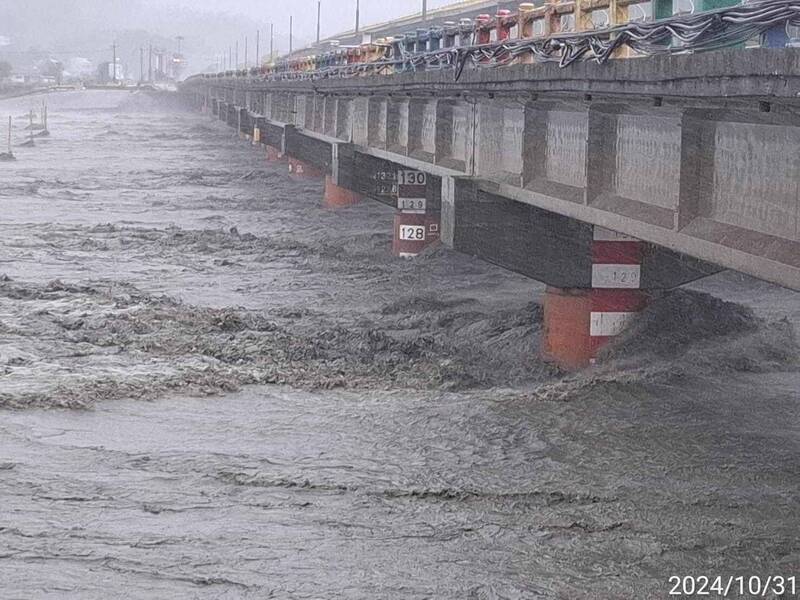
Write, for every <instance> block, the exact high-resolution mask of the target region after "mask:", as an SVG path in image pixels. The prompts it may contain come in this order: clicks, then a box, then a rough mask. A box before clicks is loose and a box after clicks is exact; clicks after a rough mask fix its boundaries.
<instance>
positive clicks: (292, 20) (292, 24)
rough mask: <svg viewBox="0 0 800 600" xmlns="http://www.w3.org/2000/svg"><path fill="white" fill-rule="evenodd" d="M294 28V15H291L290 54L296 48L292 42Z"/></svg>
mask: <svg viewBox="0 0 800 600" xmlns="http://www.w3.org/2000/svg"><path fill="white" fill-rule="evenodd" d="M293 30H294V16H293V15H289V54H291V53H292V51H293V50H294V48H293V47H292V42H293V41H294V40H292V33H293Z"/></svg>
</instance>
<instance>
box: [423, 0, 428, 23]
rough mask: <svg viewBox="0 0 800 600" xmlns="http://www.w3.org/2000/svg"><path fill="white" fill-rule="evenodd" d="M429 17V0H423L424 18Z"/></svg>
mask: <svg viewBox="0 0 800 600" xmlns="http://www.w3.org/2000/svg"><path fill="white" fill-rule="evenodd" d="M427 18H428V0H422V20H423V21H424V20H425V19H427Z"/></svg>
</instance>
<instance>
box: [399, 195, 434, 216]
mask: <svg viewBox="0 0 800 600" xmlns="http://www.w3.org/2000/svg"><path fill="white" fill-rule="evenodd" d="M427 204H428V203H427V201H426V200H425V198H398V199H397V208H399V209H400V210H402V211H404V212H408V213H420V214H424V213H425V207H426V206H427Z"/></svg>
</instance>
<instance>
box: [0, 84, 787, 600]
mask: <svg viewBox="0 0 800 600" xmlns="http://www.w3.org/2000/svg"><path fill="white" fill-rule="evenodd" d="M40 102H41V98H40V97H35V98H19V99H14V100H6V101H0V117H4V116H5V115H8V114H10V115H12V116H13V117H14V123H15V129H16V133H15V140H16V141H18V142H20V141H22V139H23V135H24V132H23V131H22V128H23V127H24V126H25V124H26V119H27V116H26V115H27V111H28V110H29V109H30V108H31V107H37V106H38V105H39V104H40ZM48 103H49V112H50V129H51V131H52V135H51V136H50V137H49V138H47V139H39V140H37V141H36V146H35V147H33V148H22V147H19V148H17V149H16V151H15V152H16V154H17V156H18V160H17V161H16V162H14V163H0V598H4V599H5V598H9V599H35V598H36V599H38V598H59V599H61V598H76V599H77V598H79V599H107V598H154V599H164V598H202V599H205V598H258V599H262V598H276V599H310V600H316V599H365V600H366V599H383V598H386V599H406V598H408V599H414V600H416V599H419V600H422V599H453V600H479V599H480V600H483V599H498V600H499V599H509V600H510V599H527V598H544V599H564V600H572V599H583V598H586V599H628V598H630V599H642V598H644V599H649V598H667V597H669V596H668V591H669V589H670V586H669V585H668V580H669V577H670V576H672V575H709V576H711V575H751V574H755V575H761V576H767V575H784V576H787V577H788V576H792V575H794V576H797V577H800V538H799V537H798V529H799V526H800V496H799V495H798V491H799V489H798V485H799V484H800V350H798V343H797V339H796V330H797V327H798V324H800V296H798V294H797V293H795V292H791V291H788V290H784V289H781V288H778V287H775V286H772V285H769V284H766V283H763V282H760V281H757V280H754V279H750V278H747V277H745V276H742V275H740V274H736V273H722V274H720V275H717V276H715V277H712V278H709V279H707V280H705V281H702V282H698V283H696V284H694V285H693V286H691V289H684V290H680V291H677V292H674V293H671V294H667V295H665V296H664V297H663V298H662V299H660V300H659V301H657V302H655V303H654V304H653V305H652V306H651V307H650V308H649V309H648V310H647V311H646V312H645V313H644V314H643V315H642V317H641V318H640V320H639V322H638V323H637V324H636V325H635V326H634V327H633V329H632V330H631V331H630V332H629V333H628V334H627V336H626V338H625V339H624V340H622V342H623V343H621V344H620V345H619V346H618V347H617V348H612V349H610V350H609V351H608V352H607V355H606V357H605V359H604V361H603V363H602V365H600V366H598V367H597V368H595V369H593V370H588V371H586V372H583V373H579V374H571V375H570V374H564V373H560V372H558V371H557V370H555V369H554V368H552V367H550V366H548V365H547V364H545V363H543V362H541V361H540V360H539V359H538V358H537V356H536V347H537V345H538V338H539V335H540V330H541V309H540V307H539V301H540V299H541V296H542V293H543V291H544V288H543V286H542V285H540V284H538V283H536V282H534V281H531V280H527V279H525V278H523V277H521V276H518V275H515V274H512V273H509V272H506V271H503V270H501V269H499V268H497V267H494V266H491V265H488V264H486V263H483V262H480V261H478V260H476V259H473V258H471V257H468V256H464V255H460V254H457V253H454V252H451V251H448V250H446V249H444V248H437V249H431V250H428V251H427V252H426V253H425V254H424V255H423V256H421V257H419V258H418V259H416V260H412V261H409V260H403V259H395V258H393V257H392V256H391V255H390V251H389V248H390V243H391V222H392V211H391V210H390V209H389V208H387V207H386V206H384V205H381V204H379V203H375V202H369V201H367V202H364V203H362V204H360V205H358V206H354V207H351V208H348V209H345V210H340V211H329V210H325V209H323V208H322V207H321V203H320V201H321V197H322V183H321V182H319V181H293V180H290V179H289V178H288V177H287V175H286V172H285V171H286V168H285V165H282V164H275V163H269V164H268V163H266V162H265V161H264V160H263V152H261V151H260V150H257V149H255V148H253V147H252V146H250V145H249V144H248V143H247V142H244V141H241V140H238V139H237V138H236V137H235V136H234V134H233V133H232V132H231V130H230V129H228V128H227V127H225V126H224V125H222V124H221V123H218V122H216V121H214V120H213V119H211V118H209V117H206V116H202V115H198V114H190V113H181V112H172V111H169V110H166V109H164V108H161V107H159V106H158V105H157V104H156V103H155V102H154V101H153V100H151V99H150V98H148V97H147V96H144V95H139V94H133V93H129V92H69V93H61V94H54V95H51V96H50V97H49V99H48ZM0 122H2V119H0ZM730 597H733V596H730ZM767 597H770V596H767ZM772 597H777V596H772ZM786 597H789V596H786Z"/></svg>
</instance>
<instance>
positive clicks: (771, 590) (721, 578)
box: [669, 575, 798, 598]
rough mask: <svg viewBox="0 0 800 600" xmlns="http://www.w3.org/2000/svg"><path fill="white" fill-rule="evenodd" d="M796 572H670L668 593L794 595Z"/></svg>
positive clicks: (754, 595) (725, 596) (746, 595)
mask: <svg viewBox="0 0 800 600" xmlns="http://www.w3.org/2000/svg"><path fill="white" fill-rule="evenodd" d="M797 580H798V578H797V576H796V575H766V576H760V575H738V576H737V575H727V576H726V575H683V576H681V575H672V576H670V578H669V588H670V589H669V595H670V596H672V597H684V598H708V597H712V598H713V597H717V598H774V597H776V596H777V597H780V598H795V597H798V595H797V589H798V581H797Z"/></svg>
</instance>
